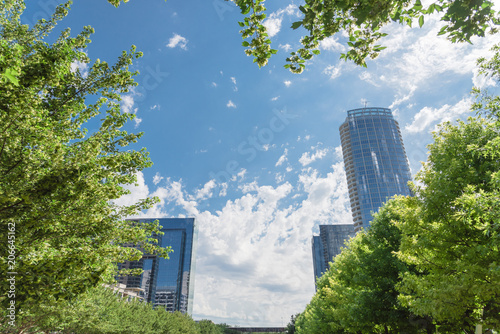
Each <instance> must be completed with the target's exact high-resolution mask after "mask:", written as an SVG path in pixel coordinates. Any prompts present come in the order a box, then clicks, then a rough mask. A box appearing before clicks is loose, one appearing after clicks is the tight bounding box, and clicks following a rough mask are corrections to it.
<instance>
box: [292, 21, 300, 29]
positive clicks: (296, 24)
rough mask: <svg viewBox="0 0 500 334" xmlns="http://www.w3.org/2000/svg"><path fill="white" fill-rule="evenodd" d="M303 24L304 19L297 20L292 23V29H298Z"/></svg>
mask: <svg viewBox="0 0 500 334" xmlns="http://www.w3.org/2000/svg"><path fill="white" fill-rule="evenodd" d="M301 25H302V21H297V22H293V23H292V29H294V30H295V29H297V28H299V27H300V26H301Z"/></svg>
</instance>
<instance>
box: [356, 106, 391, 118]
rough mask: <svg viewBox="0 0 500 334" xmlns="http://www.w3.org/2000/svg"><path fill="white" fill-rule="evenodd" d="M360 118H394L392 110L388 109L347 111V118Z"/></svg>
mask: <svg viewBox="0 0 500 334" xmlns="http://www.w3.org/2000/svg"><path fill="white" fill-rule="evenodd" d="M359 116H390V117H392V112H391V109H387V108H375V107H374V108H358V109H352V110H348V111H347V117H359Z"/></svg>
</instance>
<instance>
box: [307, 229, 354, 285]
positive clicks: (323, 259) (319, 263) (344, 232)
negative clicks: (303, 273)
mask: <svg viewBox="0 0 500 334" xmlns="http://www.w3.org/2000/svg"><path fill="white" fill-rule="evenodd" d="M354 235H355V233H354V225H353V224H339V225H320V226H319V236H313V238H312V250H313V266H314V279H315V282H316V280H317V279H318V278H319V277H321V275H323V274H324V273H325V272H326V271H327V270H328V269H329V268H330V265H329V263H330V262H331V261H332V260H333V258H334V257H335V256H337V255H338V254H340V252H341V250H342V247H344V243H345V241H346V240H347V239H349V238H351V237H354Z"/></svg>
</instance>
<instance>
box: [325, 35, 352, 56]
mask: <svg viewBox="0 0 500 334" xmlns="http://www.w3.org/2000/svg"><path fill="white" fill-rule="evenodd" d="M319 48H320V49H323V50H328V51H332V52H345V50H346V48H345V46H344V45H342V44H340V43H339V42H338V38H335V37H334V36H330V37H328V38H325V39H324V40H322V41H320V42H319Z"/></svg>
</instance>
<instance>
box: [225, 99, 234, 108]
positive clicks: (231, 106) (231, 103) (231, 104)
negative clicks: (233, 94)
mask: <svg viewBox="0 0 500 334" xmlns="http://www.w3.org/2000/svg"><path fill="white" fill-rule="evenodd" d="M226 107H228V108H236V104H234V103H233V101H231V100H229V101H228V102H227V104H226Z"/></svg>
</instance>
